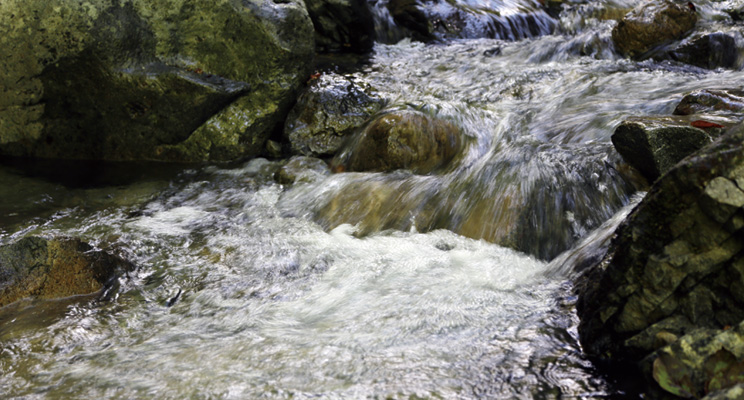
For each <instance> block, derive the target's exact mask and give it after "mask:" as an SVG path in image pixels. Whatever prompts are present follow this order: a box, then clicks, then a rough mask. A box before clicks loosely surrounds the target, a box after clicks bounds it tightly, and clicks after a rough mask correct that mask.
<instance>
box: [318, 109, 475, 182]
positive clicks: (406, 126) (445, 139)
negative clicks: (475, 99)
mask: <svg viewBox="0 0 744 400" xmlns="http://www.w3.org/2000/svg"><path fill="white" fill-rule="evenodd" d="M460 135H461V133H460V129H459V128H457V127H456V126H455V125H453V124H452V123H450V122H449V121H446V120H443V119H440V118H435V117H431V116H429V115H426V114H424V113H422V112H419V111H410V110H407V111H393V112H389V113H386V114H383V115H380V116H379V117H377V118H375V119H374V120H373V121H372V122H370V124H369V125H368V126H367V127H366V128H365V129H364V131H362V132H361V133H360V134H359V135H358V136H357V137H355V138H354V140H353V142H352V143H351V144H349V146H348V147H347V148H346V149H344V150H343V151H342V152H341V153H340V154H339V155H338V156H337V157H336V158H335V159H334V162H333V164H334V166H336V168H340V169H341V170H342V171H393V170H396V169H408V170H411V171H413V172H415V173H418V174H427V173H429V172H432V171H434V170H436V169H437V168H441V167H444V166H446V165H447V163H449V162H450V161H452V159H453V158H455V156H456V155H457V154H458V153H459V151H460V150H461V147H462V145H463V143H462V139H461V138H460Z"/></svg>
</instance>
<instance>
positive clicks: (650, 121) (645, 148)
mask: <svg viewBox="0 0 744 400" xmlns="http://www.w3.org/2000/svg"><path fill="white" fill-rule="evenodd" d="M718 130H719V129H716V131H718ZM709 131H710V130H709ZM716 133H717V132H707V131H706V130H703V129H700V128H695V127H693V126H690V121H689V120H688V119H687V118H684V117H636V118H629V119H627V120H625V121H623V123H621V124H620V125H619V126H618V127H617V128H616V129H615V133H614V134H613V135H612V144H613V145H614V146H615V149H616V150H617V151H618V153H620V154H621V155H622V156H623V158H624V159H625V161H627V162H628V163H629V164H630V165H631V166H633V167H634V168H636V169H637V170H639V171H640V172H641V173H642V174H643V176H644V177H646V179H648V181H649V182H653V181H655V180H656V179H658V178H659V177H660V176H661V175H663V174H664V173H665V172H666V171H668V170H669V169H671V168H672V167H673V166H674V165H675V164H677V163H678V162H679V161H680V160H682V159H683V158H685V157H687V156H688V155H690V154H692V153H694V152H695V151H697V150H699V149H701V148H703V147H704V146H705V145H707V144H709V143H711V142H712V141H713V137H714V136H715V134H716Z"/></svg>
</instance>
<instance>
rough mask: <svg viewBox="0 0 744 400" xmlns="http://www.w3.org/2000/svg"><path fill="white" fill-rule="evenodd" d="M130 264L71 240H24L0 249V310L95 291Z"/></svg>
mask: <svg viewBox="0 0 744 400" xmlns="http://www.w3.org/2000/svg"><path fill="white" fill-rule="evenodd" d="M132 269H133V266H132V264H131V263H129V262H127V261H126V260H123V259H121V258H119V257H116V256H113V255H111V254H108V253H106V252H103V251H100V250H96V249H94V248H93V247H91V246H90V245H89V244H87V243H85V242H83V241H81V240H80V239H75V238H55V239H45V238H41V237H37V236H29V237H25V238H23V239H21V240H19V241H17V242H15V243H13V244H9V245H5V246H2V247H0V307H3V306H6V305H8V304H10V303H13V302H15V301H17V300H20V299H23V298H26V297H33V298H38V299H53V298H60V297H69V296H74V295H80V294H89V293H94V292H97V291H99V290H101V289H103V288H104V287H106V286H107V285H109V284H111V282H112V280H113V279H114V278H115V277H116V276H117V274H118V273H122V272H125V271H130V270H132Z"/></svg>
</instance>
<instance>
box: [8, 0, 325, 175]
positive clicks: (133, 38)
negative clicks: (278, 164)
mask: <svg viewBox="0 0 744 400" xmlns="http://www.w3.org/2000/svg"><path fill="white" fill-rule="evenodd" d="M0 46H2V47H3V49H4V57H3V58H2V59H1V60H0V66H1V67H2V70H1V72H0V94H1V95H2V96H0V154H5V155H13V156H29V157H45V158H75V159H101V160H140V159H147V160H164V161H181V162H193V161H203V160H215V161H224V160H232V159H236V158H241V157H247V156H253V155H255V154H257V153H258V152H259V151H260V150H261V149H262V148H263V144H264V142H265V140H266V138H267V137H268V136H269V134H270V133H271V132H272V131H273V129H275V127H276V126H277V125H278V124H279V123H280V122H281V121H282V119H283V118H284V116H285V115H286V112H287V111H288V108H289V106H290V105H291V103H292V101H293V99H294V95H295V92H296V90H298V89H299V87H300V84H301V83H302V82H303V81H304V80H305V79H307V75H308V74H309V70H308V68H309V65H310V64H311V60H312V56H313V40H312V24H311V22H310V19H309V17H308V15H307V12H306V11H305V9H304V6H303V3H302V2H299V1H298V0H288V1H283V2H281V3H279V2H277V3H273V2H268V1H267V2H264V1H258V0H250V1H238V0H209V1H208V0H128V1H124V0H114V1H110V0H89V1H85V2H80V1H72V0H23V1H20V0H10V1H4V2H2V3H0ZM225 110H228V111H225ZM226 113H227V114H229V117H230V118H227V119H229V120H230V122H231V125H230V126H229V127H227V128H226V129H224V130H223V129H222V127H221V126H220V125H222V124H223V121H224V120H225V118H226V116H225V114H226ZM212 118H218V120H217V121H213V120H212ZM203 126H206V127H207V128H200V127H203ZM214 126H218V127H219V128H218V129H209V128H210V127H214Z"/></svg>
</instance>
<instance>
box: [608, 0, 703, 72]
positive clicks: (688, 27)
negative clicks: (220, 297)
mask: <svg viewBox="0 0 744 400" xmlns="http://www.w3.org/2000/svg"><path fill="white" fill-rule="evenodd" d="M697 20H698V16H697V13H696V12H695V11H694V10H692V9H690V8H689V7H687V6H686V5H682V4H679V3H675V2H673V1H671V0H653V1H648V2H643V3H641V4H640V5H639V6H638V7H636V8H634V9H633V10H632V11H631V12H629V13H628V14H627V15H626V16H625V17H624V18H623V19H622V20H621V21H620V22H618V24H617V25H616V26H615V28H614V29H613V30H612V40H613V42H615V48H616V49H617V50H618V51H619V52H620V53H621V54H623V55H625V56H628V57H631V58H636V59H639V58H645V57H647V56H648V55H649V53H650V52H651V51H652V50H654V49H656V48H657V47H660V46H663V45H665V44H668V43H671V42H672V41H674V40H678V39H681V38H683V37H684V36H685V35H687V34H688V33H690V32H691V31H692V29H693V28H694V27H695V23H696V22H697Z"/></svg>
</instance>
